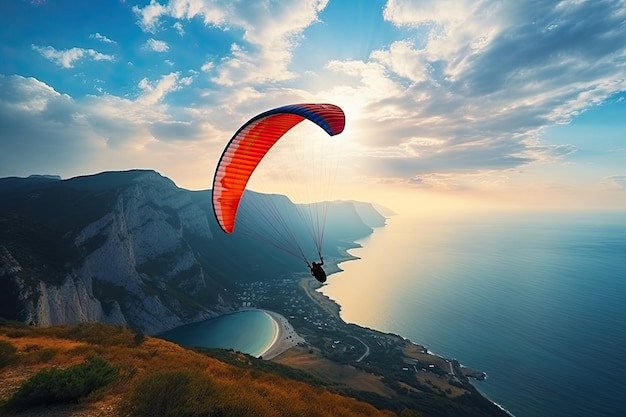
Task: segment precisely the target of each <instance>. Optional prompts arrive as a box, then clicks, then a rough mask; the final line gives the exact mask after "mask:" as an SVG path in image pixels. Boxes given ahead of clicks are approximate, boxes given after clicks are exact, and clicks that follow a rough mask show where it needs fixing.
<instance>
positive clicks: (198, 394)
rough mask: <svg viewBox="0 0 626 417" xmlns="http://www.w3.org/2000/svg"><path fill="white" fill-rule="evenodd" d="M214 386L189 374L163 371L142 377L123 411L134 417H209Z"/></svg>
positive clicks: (206, 379)
mask: <svg viewBox="0 0 626 417" xmlns="http://www.w3.org/2000/svg"><path fill="white" fill-rule="evenodd" d="M215 394H216V392H215V384H214V383H213V382H212V381H211V379H210V378H209V377H208V376H203V375H200V374H197V373H194V372H192V371H184V370H164V371H158V372H156V373H154V374H151V375H147V376H145V377H143V378H142V379H141V380H140V381H139V383H138V384H137V386H136V387H135V389H134V390H133V391H132V392H131V393H130V394H129V396H128V399H127V402H126V404H125V405H124V407H123V408H125V411H126V413H127V414H129V415H133V416H135V417H153V416H161V417H178V416H187V417H193V416H211V415H218V414H216V413H215V412H214V411H215V410H214V409H215V404H214V401H211V398H212V397H214V396H215Z"/></svg>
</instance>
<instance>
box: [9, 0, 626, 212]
mask: <svg viewBox="0 0 626 417" xmlns="http://www.w3.org/2000/svg"><path fill="white" fill-rule="evenodd" d="M625 40H626V0H562V1H551V0H516V1H508V0H504V1H503V0H438V1H428V0H413V1H410V0H387V1H383V0H349V1H348V0H257V1H249V0H241V1H237V0H228V1H220V0H169V1H168V0H150V1H136V0H92V1H83V2H78V1H74V0H4V1H2V2H0V53H1V56H2V59H0V177H9V176H20V177H25V176H28V175H31V174H53V175H60V176H61V177H62V178H71V177H74V176H79V175H88V174H94V173H98V172H102V171H111V170H127V169H135V168H140V169H153V170H156V171H157V172H159V173H161V174H162V175H164V176H167V177H168V178H170V179H172V180H173V181H174V182H175V183H176V184H177V185H178V186H179V187H182V188H186V189H191V190H201V189H210V188H211V186H212V179H213V171H214V169H215V167H216V165H217V161H218V159H219V157H220V155H221V153H222V151H223V148H224V146H225V145H226V143H227V142H228V141H229V140H230V138H231V137H232V135H233V134H234V133H235V131H236V130H237V129H238V128H239V127H240V126H241V125H242V124H243V123H245V122H246V121H247V120H249V119H250V118H252V117H253V116H254V115H256V114H258V113H260V112H262V111H265V110H268V109H271V108H274V107H278V106H282V105H286V104H292V103H317V102H320V103H334V104H336V105H338V106H340V107H341V108H342V109H343V110H344V112H345V114H346V127H345V130H344V132H343V133H342V134H341V135H340V136H338V137H336V139H337V140H341V143H342V144H341V146H342V148H341V149H342V150H341V155H342V161H341V162H340V164H341V174H340V175H339V180H337V181H336V185H335V187H336V189H337V190H339V194H340V195H342V196H343V197H345V198H346V199H360V200H365V201H372V202H376V203H378V204H383V205H386V206H388V207H391V208H392V209H395V210H397V211H402V210H426V209H429V208H430V209H433V210H439V209H445V208H456V209H458V208H461V209H464V208H470V207H483V206H484V207H502V208H512V207H515V208H517V207H523V208H527V209H539V208H548V209H554V208H559V209H563V208H567V209H588V208H592V209H618V210H625V209H626V163H625V161H626V100H625V99H626V41H625ZM297 129H300V130H299V131H298V133H297V134H294V136H307V135H311V136H316V135H323V132H322V133H320V132H318V131H316V130H315V129H313V128H311V127H310V126H303V127H302V128H300V127H298V128H297ZM318 130H319V129H318ZM284 140H297V138H291V137H288V136H286V137H285V138H284ZM276 152H277V153H278V152H280V150H276ZM285 163H286V162H285ZM274 168H275V167H274ZM270 171H271V170H270V169H268V170H267V171H266V170H261V169H258V170H257V171H256V172H255V174H254V179H255V182H254V185H255V187H256V188H257V189H258V190H259V191H263V192H274V191H276V192H281V190H282V188H281V187H282V182H281V181H279V180H278V179H277V178H276V177H275V175H273V174H275V172H273V174H272V175H269V172H270ZM251 184H252V183H251Z"/></svg>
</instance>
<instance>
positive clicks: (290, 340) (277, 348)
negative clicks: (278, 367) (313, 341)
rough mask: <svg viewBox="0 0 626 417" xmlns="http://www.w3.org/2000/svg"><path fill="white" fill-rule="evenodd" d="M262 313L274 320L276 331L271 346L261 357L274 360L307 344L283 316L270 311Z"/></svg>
mask: <svg viewBox="0 0 626 417" xmlns="http://www.w3.org/2000/svg"><path fill="white" fill-rule="evenodd" d="M262 311H263V312H264V313H266V314H267V315H268V316H270V317H271V318H272V320H274V324H275V326H276V328H275V330H276V331H275V333H274V340H273V341H272V344H271V346H270V347H269V348H268V349H267V350H266V351H265V352H263V353H261V354H260V355H259V357H262V358H263V359H272V358H274V357H276V356H278V355H280V354H281V353H283V352H284V351H286V350H288V349H291V348H292V347H294V346H296V345H298V344H300V343H306V341H305V340H304V339H303V338H302V337H300V336H299V335H298V334H297V333H296V331H295V330H294V328H293V327H292V326H291V324H289V321H287V319H286V318H285V317H284V316H283V315H281V314H278V313H276V312H274V311H269V310H262Z"/></svg>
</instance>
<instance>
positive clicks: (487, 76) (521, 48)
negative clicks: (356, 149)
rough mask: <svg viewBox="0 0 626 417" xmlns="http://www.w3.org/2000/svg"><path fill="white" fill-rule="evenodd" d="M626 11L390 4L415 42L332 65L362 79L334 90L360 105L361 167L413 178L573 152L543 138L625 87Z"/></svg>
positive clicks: (388, 14) (611, 6) (391, 17)
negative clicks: (345, 88)
mask: <svg viewBox="0 0 626 417" xmlns="http://www.w3.org/2000/svg"><path fill="white" fill-rule="evenodd" d="M625 6H626V2H624V1H621V0H620V1H618V0H606V1H598V2H587V1H561V2H559V3H557V4H555V3H553V2H534V3H533V7H529V5H528V3H526V2H500V1H495V0H482V1H454V2H450V1H447V2H446V1H438V2H414V1H408V0H389V1H388V2H387V4H386V6H385V8H384V10H383V15H384V18H385V19H386V20H387V21H389V22H390V23H392V24H394V25H396V26H398V27H401V28H402V29H403V32H405V33H407V36H406V37H405V38H404V39H399V40H396V41H395V42H392V43H391V44H390V45H389V47H387V48H384V49H380V50H377V51H373V52H372V53H371V55H370V57H369V59H367V60H363V61H342V62H341V61H333V62H331V63H330V64H329V65H328V67H327V68H328V70H329V71H332V72H334V73H338V74H342V75H343V76H345V77H349V78H351V79H353V80H354V81H356V82H353V83H351V84H350V87H349V90H350V91H344V92H343V93H339V92H338V91H337V90H335V92H336V93H337V94H338V95H339V96H342V97H349V96H353V97H360V98H361V103H360V104H358V107H359V110H360V111H359V112H358V113H355V114H357V115H358V116H357V117H358V120H354V119H353V120H351V122H352V126H353V128H354V126H358V128H359V129H360V131H361V132H364V133H365V132H366V133H367V134H363V135H361V136H360V145H361V152H362V155H363V156H364V157H365V158H366V160H367V162H363V166H364V167H370V168H371V172H370V174H371V175H375V173H376V172H382V173H384V175H387V176H388V177H390V178H396V179H397V180H398V181H406V179H412V180H411V181H415V178H416V176H418V177H420V178H425V177H424V176H425V175H430V174H433V173H440V174H447V173H459V172H462V171H463V172H464V171H466V170H467V171H471V170H473V171H475V172H488V171H491V170H494V171H503V170H517V169H520V168H521V167H524V166H527V165H531V164H538V163H545V162H549V161H555V160H558V159H560V158H564V157H566V156H567V155H570V154H572V153H573V152H575V151H576V149H575V148H574V147H573V146H571V145H567V144H563V145H558V146H546V145H542V144H541V136H542V132H543V131H544V130H545V129H546V128H548V127H551V126H554V125H557V124H562V123H568V122H569V121H571V120H572V119H573V118H574V117H576V116H578V115H580V114H581V113H582V112H584V111H585V110H587V109H589V108H590V107H592V106H594V105H596V104H598V103H601V102H602V101H604V100H605V99H606V98H608V97H610V96H611V95H612V94H614V93H615V92H616V91H623V90H626V77H624V75H623V74H624V70H625V67H624V62H626V44H625V43H624V42H623V41H622V40H620V39H621V38H622V37H623V29H620V28H623V22H624V19H626V7H625ZM329 91H333V90H332V89H331V90H329ZM417 182H419V183H424V180H422V181H417Z"/></svg>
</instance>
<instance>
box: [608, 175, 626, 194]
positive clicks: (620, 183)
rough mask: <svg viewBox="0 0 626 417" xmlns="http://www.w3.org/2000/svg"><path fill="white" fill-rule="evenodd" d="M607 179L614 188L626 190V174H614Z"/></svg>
mask: <svg viewBox="0 0 626 417" xmlns="http://www.w3.org/2000/svg"><path fill="white" fill-rule="evenodd" d="M606 181H607V182H608V183H609V184H610V185H611V186H612V188H618V189H620V190H626V175H612V176H610V177H607V178H606Z"/></svg>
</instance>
